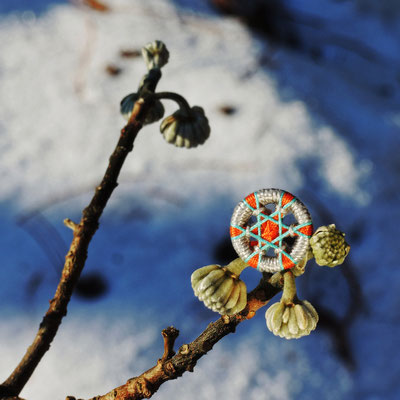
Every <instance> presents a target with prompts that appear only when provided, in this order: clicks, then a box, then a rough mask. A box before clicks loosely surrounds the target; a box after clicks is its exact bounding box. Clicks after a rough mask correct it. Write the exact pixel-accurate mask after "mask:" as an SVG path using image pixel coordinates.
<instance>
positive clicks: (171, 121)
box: [160, 106, 210, 148]
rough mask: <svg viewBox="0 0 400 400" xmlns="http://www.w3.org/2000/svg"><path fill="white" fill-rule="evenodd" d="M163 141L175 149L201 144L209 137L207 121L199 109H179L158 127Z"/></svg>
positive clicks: (195, 107) (202, 111)
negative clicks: (175, 147)
mask: <svg viewBox="0 0 400 400" xmlns="http://www.w3.org/2000/svg"><path fill="white" fill-rule="evenodd" d="M160 131H161V133H162V135H163V136H164V139H165V140H166V141H167V142H168V143H171V144H174V145H175V146H177V147H186V148H191V147H196V146H198V145H199V144H203V143H204V142H205V141H206V140H207V139H208V137H209V136H210V126H209V124H208V119H207V117H206V116H205V114H204V110H203V109H202V108H201V107H198V106H194V107H192V108H190V114H188V111H187V110H185V109H181V108H180V109H179V110H178V111H176V112H174V113H173V114H172V115H170V116H169V117H167V118H165V119H164V120H163V121H162V123H161V126H160Z"/></svg>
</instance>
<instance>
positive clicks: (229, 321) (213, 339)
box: [67, 273, 283, 400]
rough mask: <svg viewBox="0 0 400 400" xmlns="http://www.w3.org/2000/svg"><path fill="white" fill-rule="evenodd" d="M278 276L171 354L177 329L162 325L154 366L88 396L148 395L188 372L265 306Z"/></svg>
mask: <svg viewBox="0 0 400 400" xmlns="http://www.w3.org/2000/svg"><path fill="white" fill-rule="evenodd" d="M281 278H282V276H281V274H280V273H278V274H275V275H273V276H272V277H269V276H264V277H263V278H262V279H261V281H260V283H259V284H258V286H257V287H256V288H255V289H254V290H253V291H251V292H250V293H249V294H248V301H247V305H246V308H245V309H244V310H243V311H242V312H240V313H239V314H236V315H232V316H228V315H224V316H222V317H221V318H220V319H218V320H217V321H215V322H212V323H210V324H209V325H208V326H207V328H206V329H205V330H204V331H203V333H201V334H200V336H198V337H197V338H196V339H195V340H194V341H193V342H191V343H188V344H184V345H182V346H181V347H180V349H179V351H178V353H177V354H175V355H173V354H174V352H171V350H172V347H173V344H174V342H175V339H176V337H177V335H178V334H179V331H177V330H176V329H175V328H172V327H170V328H167V329H164V330H163V333H162V335H163V337H164V355H163V357H162V358H161V359H159V360H158V361H157V364H156V365H155V366H154V367H152V368H150V369H149V370H147V371H146V372H143V374H141V375H140V376H137V377H134V378H132V379H129V380H128V381H127V382H126V384H124V385H122V386H119V387H117V388H115V389H113V390H111V391H110V392H108V393H107V394H105V395H102V396H96V397H93V398H92V399H90V400H138V399H143V398H149V397H151V396H152V395H153V394H154V393H155V392H156V391H157V390H158V388H159V387H160V386H161V385H162V384H163V383H164V382H166V381H169V380H172V379H177V378H178V377H180V376H182V375H183V373H184V372H186V371H189V372H192V371H193V369H194V367H195V366H196V364H197V361H198V360H199V359H200V358H201V357H203V356H204V355H205V354H207V352H209V351H210V350H211V349H212V348H213V346H214V345H215V344H216V343H217V342H218V341H220V340H221V339H222V338H223V337H224V336H226V335H228V334H230V333H233V332H235V330H236V327H237V326H238V325H239V324H240V323H241V322H243V321H245V320H248V319H251V318H253V317H254V315H255V314H256V312H257V310H259V309H260V308H261V307H263V306H265V305H266V304H267V303H268V301H269V300H270V299H271V298H272V297H273V296H275V295H276V294H277V293H278V292H279V291H280V290H281V289H282V283H283V281H282V279H281ZM169 336H170V337H169ZM166 343H167V344H166ZM171 346H172V347H171ZM172 355H173V356H172ZM67 400H75V398H74V397H72V396H69V397H67Z"/></svg>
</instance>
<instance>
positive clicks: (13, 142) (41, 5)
mask: <svg viewBox="0 0 400 400" xmlns="http://www.w3.org/2000/svg"><path fill="white" fill-rule="evenodd" d="M399 18H400V3H399V2H398V1H394V0H381V1H379V2H378V1H372V0H318V1H316V0H301V1H300V0H297V1H292V0H280V1H278V0H250V1H246V2H243V1H239V0H194V1H189V0H187V1H185V0H176V1H172V0H146V1H140V0H73V1H66V0H65V1H63V0H57V1H51V0H32V1H22V0H2V1H1V3H0V151H1V157H0V179H1V192H0V219H1V224H0V230H1V240H0V254H1V268H0V315H1V321H2V322H1V330H0V354H1V357H0V373H1V379H5V378H6V377H7V376H8V375H9V374H10V373H11V371H12V370H13V368H14V367H15V366H16V364H17V362H18V361H19V360H20V358H21V357H22V355H23V353H24V352H25V350H26V348H27V346H28V345H29V344H30V343H31V341H32V339H33V337H34V334H35V333H36V331H37V328H38V325H39V323H40V321H41V317H42V315H43V314H44V312H45V311H46V309H47V307H48V300H49V299H51V298H52V297H53V295H54V291H55V288H56V285H57V282H58V279H59V276H60V271H61V269H62V265H63V260H64V256H65V254H66V251H67V249H68V246H69V243H70V240H71V238H72V235H71V231H70V230H68V229H67V228H65V227H64V226H63V223H62V221H63V219H64V218H71V219H73V220H75V221H78V220H79V218H80V213H81V210H82V208H83V207H84V206H85V205H86V204H87V203H88V202H89V200H90V198H91V195H92V193H93V190H94V188H95V186H96V185H97V183H98V182H99V180H100V179H101V177H102V176H103V173H104V171H105V168H106V166H107V160H108V157H109V155H110V154H111V152H112V150H113V149H114V146H115V144H116V141H117V139H118V137H119V131H120V129H121V128H122V127H123V125H124V120H123V119H122V117H121V116H120V114H119V102H120V100H121V99H122V98H123V97H124V96H125V95H127V94H128V93H131V92H133V91H135V90H136V89H137V86H138V84H139V82H140V79H141V78H142V76H143V74H144V73H145V72H146V68H145V64H144V62H143V60H142V58H141V54H140V49H141V47H142V46H143V45H145V44H146V43H148V42H150V41H153V40H155V39H159V40H163V41H164V42H165V43H166V45H167V47H168V49H169V51H170V61H169V63H168V64H167V65H166V66H165V67H164V68H163V78H162V80H161V81H160V84H159V87H158V90H160V91H166V90H169V91H174V92H178V93H180V94H181V95H183V96H185V98H186V99H187V100H188V102H189V103H190V104H191V105H199V106H202V107H203V108H204V109H205V112H206V115H207V116H208V118H209V122H210V125H211V129H212V133H211V136H210V138H209V140H208V141H207V142H206V143H205V144H204V145H203V146H201V147H199V148H196V149H190V150H187V149H180V148H175V147H174V146H171V145H170V144H168V143H166V142H165V141H164V139H163V137H162V135H160V133H159V126H158V124H153V125H150V126H147V127H145V128H144V129H143V130H142V131H141V132H140V134H139V136H138V138H137V140H136V142H135V147H134V150H133V152H132V153H131V154H130V155H129V157H128V159H127V161H126V163H125V166H124V169H123V172H122V175H121V177H120V179H119V182H120V185H119V187H118V188H117V190H116V191H115V193H114V195H113V197H112V199H111V201H110V202H109V205H108V207H107V209H106V212H105V214H104V215H103V217H102V220H101V225H100V229H99V231H98V232H97V233H96V236H95V238H94V240H93V241H92V243H91V245H90V248H89V257H88V260H87V264H86V267H85V270H84V272H83V274H82V277H81V280H80V282H79V284H78V287H77V289H76V291H75V294H74V296H73V299H72V301H71V303H70V306H69V312H68V316H67V317H66V318H65V320H64V322H63V324H62V326H61V328H60V330H59V333H58V335H57V337H56V339H55V341H54V343H53V344H52V347H51V350H50V351H49V352H48V353H47V354H46V356H45V357H44V359H43V360H42V362H41V364H40V365H39V367H38V368H37V370H36V372H35V373H34V375H33V377H32V379H31V380H30V382H28V384H27V386H26V388H25V389H24V391H23V392H22V393H21V396H22V397H25V398H27V399H29V400H35V399H53V398H63V397H64V398H65V396H66V395H75V396H77V397H82V398H87V397H92V396H95V395H98V394H104V393H106V392H108V391H109V390H111V389H112V388H114V387H116V386H119V385H121V384H123V383H124V382H125V381H126V380H127V379H128V378H130V377H132V376H136V375H139V374H140V373H142V372H143V371H144V370H146V369H148V368H150V367H151V366H152V365H154V364H155V362H156V360H157V359H158V358H159V357H160V355H161V354H162V339H161V334H160V331H161V329H163V328H165V327H167V326H170V325H174V326H175V327H177V328H178V329H179V330H180V332H181V334H180V336H179V338H178V340H177V346H180V345H182V344H183V343H187V342H189V341H192V340H193V339H194V338H195V337H197V336H198V335H199V334H200V333H201V332H202V331H203V330H204V329H205V328H206V326H207V325H208V323H209V322H210V321H213V320H216V319H217V318H218V315H217V314H215V313H213V312H212V311H209V310H208V309H206V308H205V307H204V306H203V305H202V303H201V302H199V301H198V300H197V298H195V297H194V295H193V292H192V289H191V287H190V275H191V273H192V272H193V271H194V270H195V269H197V268H199V267H202V266H204V265H207V264H211V263H218V264H227V263H229V262H230V261H231V260H233V259H234V258H235V257H236V255H235V253H234V251H233V249H232V247H231V244H230V238H229V232H228V231H229V222H230V217H231V214H232V211H233V208H234V207H235V206H236V204H237V203H238V202H239V201H240V200H241V199H242V198H244V197H245V196H246V195H248V194H249V193H251V192H253V191H255V190H258V189H261V188H274V187H275V188H281V189H284V190H288V191H290V192H291V193H293V194H295V195H296V196H297V197H299V198H300V199H301V200H302V201H303V203H305V204H306V205H307V207H308V208H309V210H310V212H311V215H312V217H313V221H314V226H315V227H318V226H320V225H322V224H330V223H335V224H336V226H337V227H338V228H339V229H340V230H342V231H344V232H346V238H347V241H348V243H349V244H350V245H351V252H350V255H349V257H348V258H347V260H346V262H345V263H344V264H343V265H342V266H341V267H337V268H334V269H330V268H324V267H319V266H318V265H316V264H315V263H314V262H313V261H311V262H309V263H308V265H307V270H306V273H305V274H304V275H303V276H301V277H300V278H299V279H298V280H297V282H298V292H299V297H300V298H301V299H306V300H308V301H310V302H311V303H312V304H313V305H314V306H315V308H316V309H317V310H318V312H319V315H320V322H319V324H318V327H317V330H316V331H314V332H313V333H312V334H311V335H310V336H308V337H304V338H301V339H299V340H292V341H287V340H283V339H280V338H278V337H275V336H273V335H272V333H271V332H269V331H268V330H267V328H266V326H265V319H264V312H265V310H266V309H265V310H264V309H263V310H260V312H259V313H258V314H257V315H256V317H254V318H253V319H252V320H251V321H248V322H246V323H243V324H241V325H240V326H239V327H238V329H237V332H236V333H235V334H233V335H230V336H229V337H226V338H224V339H223V340H222V341H221V342H219V343H218V344H217V345H216V346H215V347H214V349H213V350H212V351H211V352H210V353H209V354H208V355H207V356H205V357H204V358H202V359H201V360H200V361H199V363H198V365H197V367H196V368H195V371H194V373H192V374H185V375H184V376H183V377H182V378H180V379H179V380H177V381H171V382H167V383H166V384H164V385H163V386H162V387H161V388H160V390H159V391H158V392H157V394H156V395H155V398H159V399H170V398H180V397H182V396H185V398H189V399H204V398H208V399H217V398H218V399H231V400H236V399H238V400H239V399H260V398H261V399H267V400H270V399H279V400H281V399H282V400H283V399H296V400H305V399H316V398H322V399H363V400H364V399H367V400H376V399H385V400H386V399H388V400H391V399H398V398H399V396H400V387H399V383H398V382H399V379H398V378H399V376H400V363H399V361H398V356H397V351H398V350H397V349H398V348H399V345H400V339H399V338H400V329H399V320H400V312H399V310H400V307H399V306H400V297H399V293H400V270H399V271H397V269H398V268H399V267H400V265H399V261H398V257H397V242H398V240H397V236H396V235H397V232H398V220H399V218H398V217H399V212H400V209H399V207H398V203H399V200H400V193H399V190H398V185H399V174H400V163H399V151H400V135H399V133H400V132H399V131H400V111H399V105H400V51H399V49H400V24H399ZM164 105H165V107H166V115H169V114H171V113H172V112H174V111H175V109H176V107H175V105H174V104H173V103H171V102H165V103H164ZM259 278H260V274H259V273H258V272H257V271H255V270H251V271H248V270H246V271H245V272H244V275H243V279H244V280H245V282H246V284H247V286H248V288H249V290H250V289H251V288H252V287H254V286H255V285H256V284H257V282H258V280H259ZM278 300H279V297H278V296H277V298H276V299H274V300H273V302H274V301H278Z"/></svg>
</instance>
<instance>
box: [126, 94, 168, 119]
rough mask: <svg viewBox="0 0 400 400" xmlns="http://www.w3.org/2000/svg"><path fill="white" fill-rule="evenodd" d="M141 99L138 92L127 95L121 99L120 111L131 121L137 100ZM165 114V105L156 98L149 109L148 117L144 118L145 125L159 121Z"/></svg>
mask: <svg viewBox="0 0 400 400" xmlns="http://www.w3.org/2000/svg"><path fill="white" fill-rule="evenodd" d="M138 99H139V95H138V94H137V93H131V94H128V95H127V96H125V97H124V98H123V99H122V100H121V104H120V111H121V114H122V116H123V117H124V118H125V119H126V120H127V121H129V118H130V116H131V115H132V110H133V106H134V105H135V102H136V101H137V100H138ZM163 116H164V106H163V105H162V103H161V101H160V100H155V101H154V104H153V105H152V106H151V107H150V108H149V110H148V111H147V114H146V117H145V118H144V121H143V123H144V125H148V124H152V123H153V122H157V121H159V120H160V119H161V118H162V117H163Z"/></svg>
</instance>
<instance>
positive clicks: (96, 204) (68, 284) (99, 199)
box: [0, 74, 161, 398]
mask: <svg viewBox="0 0 400 400" xmlns="http://www.w3.org/2000/svg"><path fill="white" fill-rule="evenodd" d="M160 77H161V74H158V75H157V76H155V81H154V82H153V84H154V87H155V86H156V85H157V82H158V80H159V79H160ZM151 105H152V99H151V98H148V101H146V100H145V99H140V100H138V101H137V102H136V104H135V106H134V109H133V111H132V115H131V117H130V119H129V121H128V124H127V125H126V126H125V127H124V128H123V129H122V131H121V135H120V138H119V141H118V143H117V146H116V148H115V150H114V152H113V154H112V155H111V157H110V159H109V164H108V167H107V170H106V173H105V175H104V177H103V179H102V181H101V183H100V185H99V186H97V188H96V190H95V194H94V196H93V198H92V200H91V202H90V204H89V205H88V206H87V207H86V208H85V209H84V210H83V212H82V218H81V221H80V222H79V224H75V223H72V221H68V220H67V226H69V227H70V228H73V239H72V242H71V245H70V248H69V251H68V253H67V255H66V257H65V264H64V268H63V270H62V275H61V279H60V282H59V284H58V287H57V290H56V293H55V295H54V298H53V299H52V300H50V307H49V309H48V311H47V312H46V314H45V316H44V317H43V320H42V322H41V324H40V327H39V330H38V332H37V334H36V337H35V338H34V340H33V343H32V344H31V345H30V346H29V348H28V349H27V351H26V353H25V355H24V356H23V358H22V360H21V361H20V363H19V364H18V366H17V367H16V368H15V370H14V371H13V372H12V374H11V375H10V376H9V377H8V378H7V379H6V381H4V382H3V384H2V385H0V398H10V397H12V396H18V395H19V394H20V392H21V390H22V389H23V387H24V386H25V384H26V383H27V382H28V380H29V378H30V377H31V375H32V374H33V372H34V370H35V369H36V367H37V365H38V364H39V362H40V361H41V359H42V357H43V355H44V354H45V353H46V352H47V350H48V349H49V348H50V344H51V342H52V341H53V339H54V337H55V336H56V334H57V331H58V328H59V326H60V324H61V321H62V319H63V317H64V316H65V315H66V314H67V306H68V303H69V300H70V298H71V296H72V292H73V289H74V287H75V285H76V283H77V282H78V279H79V277H80V274H81V272H82V270H83V267H84V265H85V261H86V258H87V251H88V247H89V244H90V241H91V240H92V237H93V235H94V234H95V232H96V230H97V228H98V226H99V220H100V217H101V215H102V213H103V210H104V208H105V207H106V205H107V202H108V200H109V199H110V197H111V194H112V192H113V191H114V189H115V188H116V187H117V186H118V183H117V178H118V176H119V173H120V171H121V168H122V165H123V163H124V161H125V159H126V157H127V155H128V154H129V152H130V151H131V150H132V149H133V143H134V140H135V138H136V136H137V134H138V132H139V131H140V129H141V128H142V121H143V120H144V117H145V115H146V113H147V111H148V108H149V107H150V106H151Z"/></svg>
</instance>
